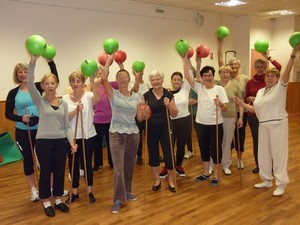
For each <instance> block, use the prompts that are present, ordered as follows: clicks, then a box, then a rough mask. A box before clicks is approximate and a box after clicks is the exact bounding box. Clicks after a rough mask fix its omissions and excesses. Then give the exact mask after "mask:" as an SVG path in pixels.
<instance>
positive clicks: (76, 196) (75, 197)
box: [65, 194, 79, 204]
mask: <svg viewBox="0 0 300 225" xmlns="http://www.w3.org/2000/svg"><path fill="white" fill-rule="evenodd" d="M71 198H72V203H73V202H74V201H75V200H76V199H77V198H79V194H77V195H74V194H72V196H71ZM65 203H67V204H70V196H69V198H68V199H67V200H66V201H65Z"/></svg>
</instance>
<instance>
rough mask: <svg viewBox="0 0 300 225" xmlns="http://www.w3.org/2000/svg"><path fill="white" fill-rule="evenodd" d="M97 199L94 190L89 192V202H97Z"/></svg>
mask: <svg viewBox="0 0 300 225" xmlns="http://www.w3.org/2000/svg"><path fill="white" fill-rule="evenodd" d="M95 202H96V199H95V197H94V195H93V193H92V192H90V193H89V203H95Z"/></svg>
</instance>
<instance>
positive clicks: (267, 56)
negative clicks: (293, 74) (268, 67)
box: [261, 52, 281, 71]
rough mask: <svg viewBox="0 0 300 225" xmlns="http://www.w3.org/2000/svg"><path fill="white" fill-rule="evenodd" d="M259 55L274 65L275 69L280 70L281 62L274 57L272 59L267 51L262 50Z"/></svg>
mask: <svg viewBox="0 0 300 225" xmlns="http://www.w3.org/2000/svg"><path fill="white" fill-rule="evenodd" d="M261 55H262V56H263V57H264V58H265V59H266V60H268V61H270V62H271V63H272V65H273V66H275V68H276V69H278V70H279V71H281V64H280V63H279V62H277V61H276V60H275V59H273V58H272V57H271V56H269V54H268V53H267V52H262V53H261Z"/></svg>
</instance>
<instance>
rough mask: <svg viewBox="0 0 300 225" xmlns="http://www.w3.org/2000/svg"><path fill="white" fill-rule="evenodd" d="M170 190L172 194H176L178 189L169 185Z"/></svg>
mask: <svg viewBox="0 0 300 225" xmlns="http://www.w3.org/2000/svg"><path fill="white" fill-rule="evenodd" d="M169 190H170V191H171V192H173V193H175V192H176V187H171V186H170V184H169Z"/></svg>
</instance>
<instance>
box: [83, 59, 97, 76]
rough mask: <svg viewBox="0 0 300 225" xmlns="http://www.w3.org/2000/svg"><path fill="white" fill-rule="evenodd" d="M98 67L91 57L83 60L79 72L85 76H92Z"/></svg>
mask: <svg viewBox="0 0 300 225" xmlns="http://www.w3.org/2000/svg"><path fill="white" fill-rule="evenodd" d="M97 69H98V64H97V62H96V61H95V60H93V59H88V60H84V61H83V62H82V64H81V72H82V73H83V75H84V76H86V77H91V76H93V75H94V74H95V73H96V71H97Z"/></svg>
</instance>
